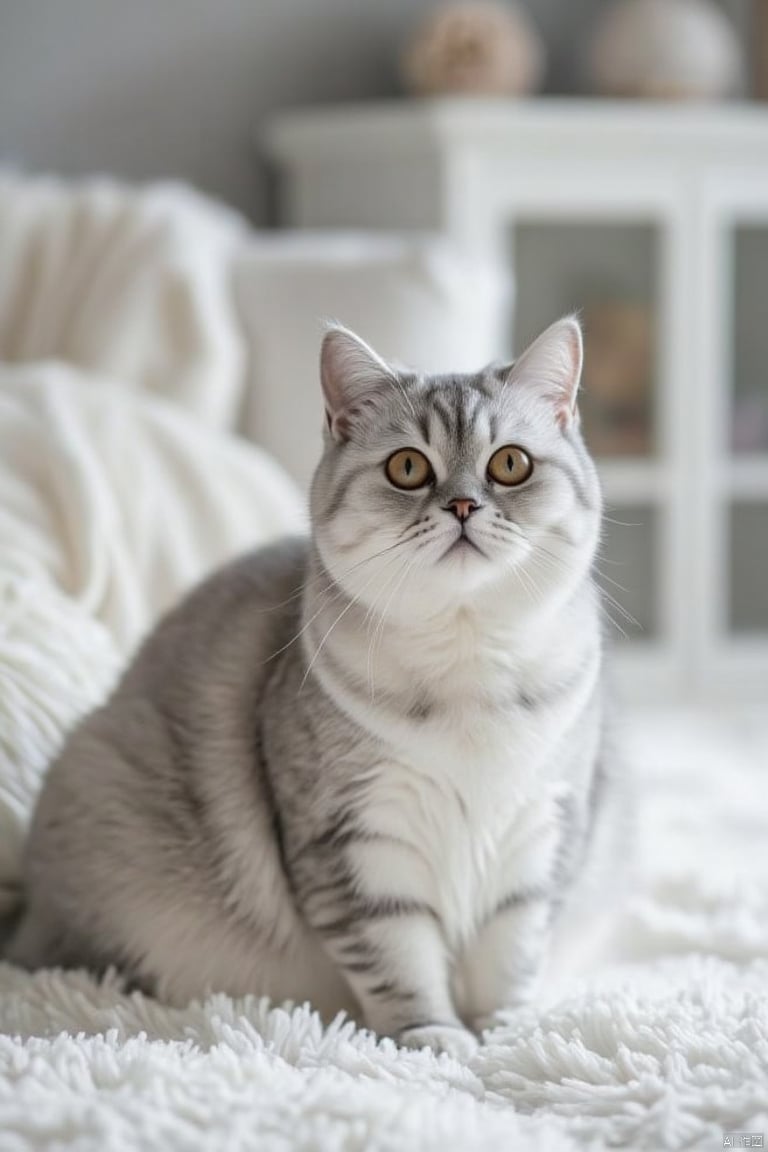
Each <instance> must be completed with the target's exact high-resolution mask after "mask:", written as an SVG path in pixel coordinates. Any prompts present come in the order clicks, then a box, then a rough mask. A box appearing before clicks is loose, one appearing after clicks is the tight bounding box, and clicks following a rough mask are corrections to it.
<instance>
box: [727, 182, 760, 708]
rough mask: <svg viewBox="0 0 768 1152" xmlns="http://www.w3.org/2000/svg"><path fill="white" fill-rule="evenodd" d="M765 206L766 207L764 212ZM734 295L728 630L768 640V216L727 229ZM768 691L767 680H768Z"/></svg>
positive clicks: (747, 637) (740, 221) (741, 638)
mask: <svg viewBox="0 0 768 1152" xmlns="http://www.w3.org/2000/svg"><path fill="white" fill-rule="evenodd" d="M766 209H768V204H766V206H765V208H764V209H763V211H766ZM726 239H727V242H728V243H729V246H730V272H731V275H730V285H731V289H732V291H731V295H732V301H733V304H732V312H731V331H730V357H729V358H730V364H729V365H727V368H728V371H727V379H726V389H727V400H726V407H727V409H729V410H730V442H729V444H728V445H727V449H728V456H727V482H726V486H727V499H726V505H725V514H726V516H727V525H726V529H725V537H726V540H727V569H726V574H725V578H726V596H725V609H726V610H725V617H726V619H725V625H726V628H727V634H728V635H729V636H730V637H731V638H732V639H735V640H737V641H740V642H742V641H747V642H750V643H751V642H754V641H759V640H762V642H765V641H766V640H768V215H766V216H765V218H762V219H761V218H755V217H751V216H750V215H746V216H745V217H744V216H742V217H741V218H737V219H735V220H734V221H733V223H732V225H731V227H730V228H729V229H728V230H727V233H726ZM766 693H768V683H766Z"/></svg>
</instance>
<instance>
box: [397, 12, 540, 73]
mask: <svg viewBox="0 0 768 1152" xmlns="http://www.w3.org/2000/svg"><path fill="white" fill-rule="evenodd" d="M543 71H544V46H543V43H542V40H541V37H540V36H539V34H538V32H537V31H536V29H535V28H534V26H533V24H532V23H531V21H530V19H529V18H528V16H527V14H526V12H525V10H524V9H523V8H522V7H520V6H519V5H517V4H492V3H482V2H478V3H466V4H451V5H449V6H442V7H439V8H438V9H436V11H435V12H433V13H432V14H431V15H430V16H429V17H428V18H427V20H426V22H425V23H424V24H423V25H422V26H421V28H420V29H419V30H418V31H417V33H416V35H415V37H414V39H413V41H412V42H411V44H410V45H409V46H408V47H407V48H406V50H405V53H404V54H403V60H402V74H403V79H404V81H405V84H406V87H407V88H408V89H409V90H410V91H412V92H414V93H416V94H418V95H420V96H438V95H449V94H450V95H460V94H463V95H475V96H481V95H488V96H492V95H495V96H520V95H523V94H525V93H528V92H532V91H534V90H535V89H536V88H538V86H539V84H540V82H541V78H542V75H543Z"/></svg>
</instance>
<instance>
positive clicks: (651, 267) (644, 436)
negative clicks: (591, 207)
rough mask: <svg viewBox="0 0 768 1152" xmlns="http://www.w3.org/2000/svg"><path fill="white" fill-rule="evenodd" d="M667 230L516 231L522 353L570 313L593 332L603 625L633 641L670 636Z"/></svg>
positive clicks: (634, 226)
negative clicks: (663, 349) (664, 415)
mask: <svg viewBox="0 0 768 1152" xmlns="http://www.w3.org/2000/svg"><path fill="white" fill-rule="evenodd" d="M662 242H663V240H662V236H661V227H660V224H659V221H657V220H655V219H644V218H638V219H634V218H633V219H626V220H624V219H621V220H618V221H616V220H611V219H609V220H600V221H596V220H595V219H594V218H589V217H587V218H584V219H581V218H579V217H578V216H577V215H575V216H574V217H573V218H562V217H555V218H551V219H550V218H546V217H544V218H537V217H536V216H534V215H530V216H528V215H527V214H526V215H525V216H522V217H520V218H518V219H517V221H516V224H515V227H514V230H513V233H512V248H513V252H512V259H513V267H514V269H515V281H516V300H515V318H514V345H515V351H516V352H517V353H519V352H520V351H522V350H523V349H524V348H525V347H526V346H527V344H528V343H529V342H530V341H531V340H532V339H534V338H535V336H536V335H537V334H538V333H539V332H541V331H542V329H544V328H546V326H547V325H548V324H550V323H552V321H553V320H555V319H557V318H558V317H559V316H562V315H564V314H565V313H569V312H573V311H574V310H578V312H579V314H580V317H581V320H582V324H583V328H584V372H583V377H582V389H581V393H580V397H579V407H580V412H581V416H582V421H583V425H582V426H583V430H584V436H585V439H586V442H587V445H588V447H589V448H590V450H591V452H592V454H593V455H594V456H595V458H596V460H597V463H598V467H599V469H600V471H601V477H602V481H603V488H604V494H605V499H606V520H605V525H604V533H603V541H602V545H601V549H600V556H599V559H598V579H599V581H600V583H601V585H602V587H603V589H604V593H605V597H604V608H605V614H606V631H607V634H608V635H609V636H612V637H613V639H614V641H616V642H618V644H619V645H620V646H622V647H624V646H628V645H631V646H632V647H633V648H634V649H636V648H638V647H639V646H641V645H643V644H650V643H653V642H658V641H659V640H660V639H661V631H662V629H661V618H662V615H663V613H662V612H661V609H660V599H661V588H660V523H661V513H660V508H659V506H658V494H659V490H660V486H659V484H658V468H659V456H660V443H661V438H660V435H659V425H660V421H659V405H658V404H657V395H658V375H659V356H658V354H657V331H658V318H659V314H660V311H661V308H662V304H661V292H660V262H661V245H662Z"/></svg>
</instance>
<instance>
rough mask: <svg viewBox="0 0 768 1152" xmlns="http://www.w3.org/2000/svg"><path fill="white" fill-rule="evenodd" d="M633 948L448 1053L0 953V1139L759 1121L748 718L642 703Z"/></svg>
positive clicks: (763, 968) (757, 903)
mask: <svg viewBox="0 0 768 1152" xmlns="http://www.w3.org/2000/svg"><path fill="white" fill-rule="evenodd" d="M628 739H629V741H630V744H631V746H632V747H633V749H634V753H635V757H636V759H637V761H638V762H639V763H640V764H641V765H642V766H643V767H644V781H643V787H642V791H641V803H640V811H639V815H640V822H641V827H642V832H643V838H642V844H643V851H642V859H641V869H640V873H641V874H640V881H639V891H638V895H637V897H636V898H635V899H634V900H633V901H632V903H631V905H630V906H629V907H628V908H627V909H625V910H624V913H623V917H622V936H623V938H624V948H625V953H626V955H627V956H628V957H630V956H631V957H633V959H632V961H631V962H627V963H624V964H622V965H617V964H614V965H613V966H612V967H606V968H604V969H600V970H598V971H596V972H595V973H594V974H592V975H591V976H590V977H589V978H588V979H581V980H566V981H565V982H564V983H563V984H561V985H560V986H558V987H553V988H551V989H549V991H548V994H547V997H546V999H545V1001H544V1002H543V1003H542V1004H540V1005H538V1006H537V1007H536V1008H532V1009H528V1010H525V1011H523V1012H520V1013H519V1014H516V1015H512V1016H510V1017H509V1018H508V1019H507V1020H506V1021H504V1022H501V1023H500V1024H499V1026H498V1027H497V1028H496V1029H495V1030H494V1031H493V1032H492V1033H490V1034H488V1037H487V1043H486V1044H485V1045H483V1046H482V1047H481V1049H480V1051H479V1053H478V1054H477V1056H476V1057H474V1058H473V1059H472V1060H471V1062H470V1063H469V1065H468V1066H466V1067H463V1066H460V1065H459V1064H457V1063H455V1062H453V1061H452V1060H450V1059H449V1058H448V1057H440V1058H439V1059H437V1058H435V1057H434V1056H432V1055H431V1054H430V1053H428V1052H421V1053H414V1052H408V1051H401V1050H398V1049H396V1047H395V1046H394V1044H392V1043H391V1042H390V1041H382V1042H381V1043H379V1044H376V1043H375V1041H374V1039H373V1038H372V1037H370V1036H369V1035H366V1034H364V1033H362V1032H360V1031H355V1030H354V1029H353V1028H352V1026H351V1025H350V1024H348V1023H344V1022H343V1021H341V1020H340V1021H338V1022H336V1023H335V1024H333V1025H332V1026H331V1027H329V1028H327V1029H326V1030H323V1028H322V1027H321V1025H320V1023H319V1021H318V1020H317V1018H316V1017H315V1016H314V1015H313V1014H312V1013H311V1012H310V1011H309V1010H308V1009H306V1008H295V1009H293V1010H290V1009H288V1008H283V1007H273V1008H270V1007H269V1006H268V1005H267V1004H265V1003H263V1002H260V1001H258V1000H257V999H255V998H253V999H247V1000H239V1001H233V1000H231V999H229V998H227V997H226V996H214V997H212V998H210V999H209V1000H207V1001H206V1002H205V1003H202V1004H193V1005H190V1006H189V1007H188V1008H187V1009H185V1010H181V1011H179V1010H171V1009H168V1008H165V1007H163V1006H162V1005H159V1004H157V1003H155V1002H154V1001H151V1000H148V999H146V998H144V997H142V996H141V995H139V994H133V995H131V996H125V995H124V994H122V993H121V992H120V990H119V987H118V986H117V984H116V983H115V982H114V981H111V980H110V981H107V982H105V983H104V984H102V985H97V984H96V983H94V982H93V981H92V980H90V979H89V978H87V977H86V976H84V975H82V974H73V973H68V974H62V973H50V972H43V973H39V974H37V975H34V976H30V975H27V974H24V973H21V972H19V971H17V970H14V969H11V968H10V967H8V966H5V967H3V966H2V965H0V1029H2V1031H3V1032H5V1033H7V1035H5V1036H0V1132H3V1133H4V1136H3V1137H0V1147H2V1148H3V1150H4V1152H5V1150H6V1149H8V1150H14V1152H15V1150H18V1152H29V1150H31V1149H36V1148H41V1147H46V1148H72V1149H82V1150H86V1149H88V1150H90V1149H93V1150H94V1152H95V1150H99V1152H102V1150H104V1152H111V1150H114V1152H127V1150H132V1149H136V1150H137V1152H138V1150H139V1149H141V1150H149V1149H171V1148H173V1149H185V1150H189V1152H192V1150H196V1149H200V1150H201V1152H202V1150H203V1149H227V1150H232V1152H235V1150H238V1149H251V1148H252V1149H259V1152H273V1150H274V1152H282V1150H288V1149H307V1150H309V1149H313V1150H314V1149H317V1150H322V1152H325V1150H328V1152H341V1150H345V1152H346V1150H357V1149H359V1150H362V1149H380V1150H382V1152H390V1150H391V1152H401V1150H403V1149H420V1150H422V1149H423V1150H428V1149H436V1150H442V1152H445V1150H456V1152H472V1150H474V1149H477V1150H481V1149H482V1150H486V1149H499V1150H502V1149H518V1148H519V1149H523V1148H524V1149H529V1148H540V1149H542V1150H544V1149H546V1150H547V1152H549V1150H550V1149H558V1150H568V1149H573V1148H583V1147H589V1148H600V1147H604V1146H606V1145H611V1146H631V1147H636V1148H644V1149H649V1150H650V1149H652V1150H654V1152H658V1150H659V1149H665V1148H675V1149H677V1148H697V1149H715V1148H721V1147H722V1139H723V1132H724V1131H742V1132H743V1131H748V1132H768V1004H767V1003H766V996H765V992H766V981H767V980H768V963H766V961H765V959H764V957H765V955H766V947H767V946H768V915H767V913H768V862H767V861H766V853H765V851H764V848H763V840H764V836H765V827H766V819H767V818H768V801H767V800H766V790H765V787H764V779H763V777H764V769H765V762H766V755H768V730H766V727H765V725H764V722H758V721H756V720H755V721H754V722H749V721H748V720H747V719H746V718H745V719H744V720H743V721H742V723H741V725H740V726H739V727H738V728H737V727H735V726H734V727H728V726H726V725H725V723H724V722H715V721H714V720H705V719H704V718H701V717H664V716H661V715H654V716H644V717H640V718H638V719H637V720H636V722H635V723H634V724H633V725H632V726H631V729H630V732H629V733H628Z"/></svg>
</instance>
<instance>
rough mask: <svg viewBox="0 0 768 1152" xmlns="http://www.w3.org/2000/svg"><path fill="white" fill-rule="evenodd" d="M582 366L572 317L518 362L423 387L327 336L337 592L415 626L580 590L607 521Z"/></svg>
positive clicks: (330, 526)
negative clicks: (486, 593)
mask: <svg viewBox="0 0 768 1152" xmlns="http://www.w3.org/2000/svg"><path fill="white" fill-rule="evenodd" d="M582 355H583V353H582V338H581V330H580V327H579V324H578V321H577V320H576V319H575V318H573V317H566V318H565V319H563V320H560V321H558V322H557V323H556V324H553V325H552V326H551V327H550V328H548V329H547V330H546V332H544V333H543V334H542V335H541V336H539V338H538V339H537V340H536V341H535V342H534V343H533V344H532V345H531V346H530V347H529V348H528V349H527V351H526V352H524V353H523V355H522V356H521V357H520V358H519V359H518V360H517V361H515V363H514V364H510V365H504V366H499V365H491V366H489V367H487V368H485V369H484V370H483V371H480V372H478V373H476V374H475V375H456V376H423V375H419V374H417V373H414V372H411V371H408V370H404V369H401V368H399V367H395V366H394V365H392V364H387V363H385V362H384V361H383V360H382V359H381V358H380V357H379V356H378V355H377V354H376V353H375V352H374V351H373V350H372V349H371V348H370V347H369V346H368V345H367V344H365V343H364V341H362V340H361V339H360V338H359V337H357V336H356V335H354V333H352V332H350V331H348V330H347V329H345V328H341V327H333V328H331V329H329V331H328V332H327V333H326V336H325V339H324V340H323V346H322V353H321V364H320V370H321V381H322V388H323V395H324V399H325V408H326V424H327V427H326V431H325V451H324V453H323V457H322V459H321V461H320V464H319V466H318V468H317V471H316V473H315V478H314V482H313V486H312V521H313V529H314V537H315V542H316V545H317V547H318V550H319V552H320V556H321V558H322V560H323V563H324V564H325V567H326V568H327V569H328V571H329V572H330V573H331V574H332V575H333V577H334V578H335V579H336V581H337V582H339V583H340V584H341V585H342V586H343V587H344V588H345V590H346V591H347V592H348V593H350V594H351V595H353V596H355V597H357V598H358V599H359V600H360V601H361V602H363V603H365V604H368V605H369V606H371V607H372V609H373V610H374V611H376V612H382V611H384V612H394V613H399V614H402V615H403V616H404V617H407V616H408V615H409V613H411V614H412V613H413V612H414V611H416V612H420V613H423V612H425V611H429V610H431V609H435V610H441V609H442V608H444V607H446V606H448V605H450V604H452V603H457V602H464V601H466V600H468V599H471V598H472V597H473V596H475V595H476V594H477V593H478V592H480V591H482V590H484V589H487V588H490V587H491V586H492V585H500V586H504V587H505V588H506V589H508V590H509V592H510V594H512V593H514V594H516V595H519V596H521V597H526V596H527V597H529V598H530V599H531V600H532V601H533V602H535V598H536V597H537V595H538V596H540V597H541V596H546V595H547V593H550V594H557V593H558V591H560V590H567V588H568V587H570V586H571V585H572V584H573V583H574V582H575V581H577V580H580V579H581V578H582V577H583V575H584V573H585V572H586V570H587V569H588V568H589V566H590V564H591V562H592V558H593V555H594V551H595V547H596V544H597V539H598V534H599V527H600V516H601V496H600V488H599V484H598V480H597V475H596V471H595V468H594V465H593V463H592V460H591V459H590V457H589V455H588V453H587V451H586V449H585V447H584V444H583V441H582V438H581V435H580V432H579V418H578V411H577V407H576V395H577V391H578V386H579V378H580V375H581V366H582Z"/></svg>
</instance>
